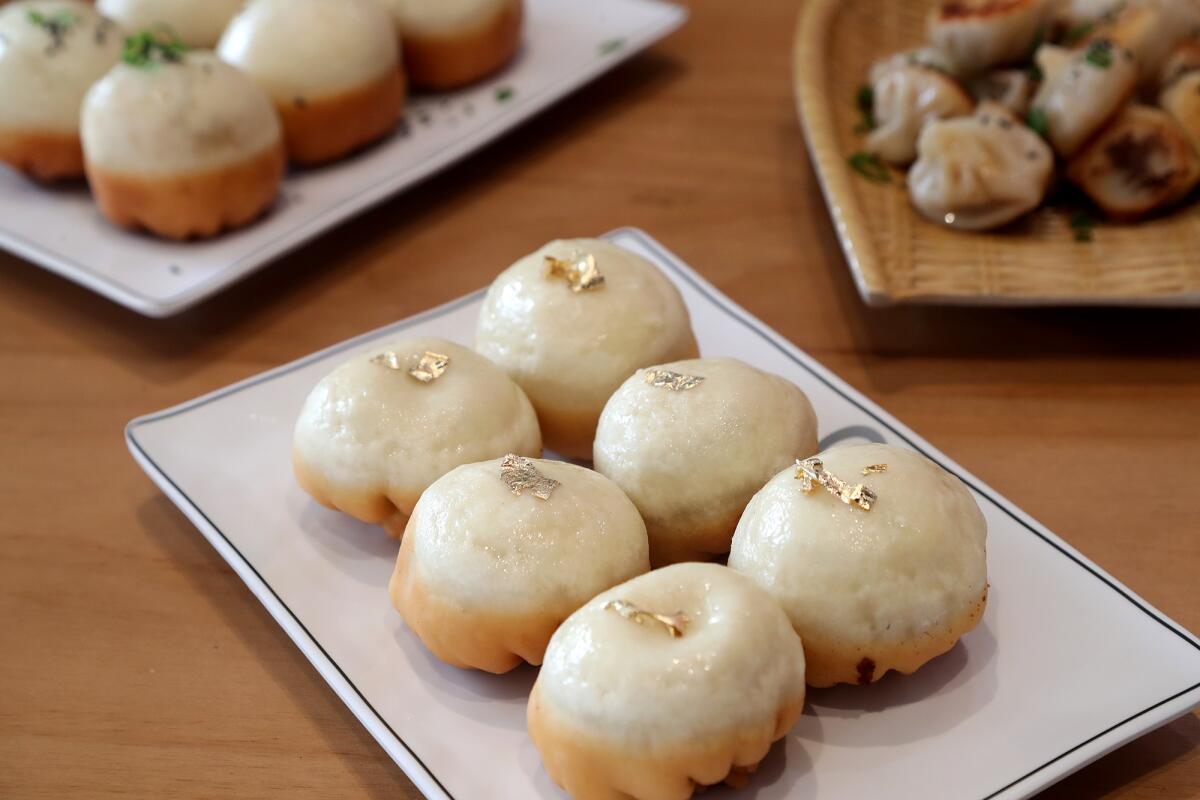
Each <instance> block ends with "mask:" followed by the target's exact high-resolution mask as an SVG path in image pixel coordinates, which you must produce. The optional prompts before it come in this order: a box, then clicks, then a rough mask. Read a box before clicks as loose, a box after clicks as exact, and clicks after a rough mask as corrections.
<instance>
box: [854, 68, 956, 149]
mask: <svg viewBox="0 0 1200 800" xmlns="http://www.w3.org/2000/svg"><path fill="white" fill-rule="evenodd" d="M872 88H873V90H874V103H873V105H874V111H873V113H874V116H875V126H876V127H875V129H874V130H872V131H871V132H870V134H868V135H867V140H866V149H867V150H868V151H869V152H871V153H874V154H875V155H877V156H879V157H880V158H882V159H883V160H884V161H887V162H888V163H890V164H895V165H897V166H904V165H907V164H911V163H912V160H913V159H914V158H916V157H917V137H918V136H920V135H921V128H923V127H924V126H925V123H927V122H929V121H930V120H935V119H946V118H949V117H961V116H963V115H965V114H970V113H971V107H972V106H973V105H974V103H973V102H972V100H971V96H970V95H969V94H967V92H966V90H965V89H963V88H962V86H960V85H959V84H958V82H957V81H955V80H954V79H953V78H951V77H949V76H947V75H944V74H942V73H941V72H938V71H937V70H935V69H930V68H928V67H920V66H916V67H914V66H900V67H893V68H892V69H886V70H880V72H879V75H878V78H877V79H876V80H875V82H874V84H873V86H872Z"/></svg>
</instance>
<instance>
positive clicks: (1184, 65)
mask: <svg viewBox="0 0 1200 800" xmlns="http://www.w3.org/2000/svg"><path fill="white" fill-rule="evenodd" d="M1197 70H1200V39H1188V40H1187V41H1186V42H1181V43H1180V44H1178V45H1177V46H1176V47H1175V49H1174V50H1172V51H1171V55H1169V56H1167V60H1166V61H1165V62H1164V63H1163V67H1162V69H1161V70H1160V71H1159V77H1158V86H1159V89H1160V90H1165V89H1167V88H1169V87H1170V86H1171V84H1172V83H1174V82H1175V81H1177V80H1179V79H1180V78H1182V77H1183V76H1184V75H1186V74H1188V73H1189V72H1195V71H1197Z"/></svg>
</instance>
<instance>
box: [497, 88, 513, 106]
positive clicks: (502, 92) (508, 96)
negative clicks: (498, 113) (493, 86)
mask: <svg viewBox="0 0 1200 800" xmlns="http://www.w3.org/2000/svg"><path fill="white" fill-rule="evenodd" d="M514 94H515V92H514V91H513V89H512V87H511V86H503V87H501V88H499V89H497V90H496V102H497V103H505V102H508V101H509V100H512V98H513V95H514Z"/></svg>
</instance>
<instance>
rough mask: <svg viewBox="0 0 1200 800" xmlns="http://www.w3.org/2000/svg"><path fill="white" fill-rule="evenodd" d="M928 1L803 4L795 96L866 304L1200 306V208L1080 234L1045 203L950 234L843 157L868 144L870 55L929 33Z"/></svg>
mask: <svg viewBox="0 0 1200 800" xmlns="http://www.w3.org/2000/svg"><path fill="white" fill-rule="evenodd" d="M930 5H931V0H903V1H902V2H899V1H898V0H808V2H806V3H805V6H804V8H803V10H802V12H801V14H800V21H799V25H798V27H797V31H796V40H795V56H794V60H793V63H794V79H795V88H796V102H797V106H798V108H799V112H800V120H801V123H802V125H803V126H804V130H805V135H806V138H807V140H808V147H809V151H810V153H811V154H812V159H813V162H814V164H815V165H816V169H817V173H818V175H819V177H820V180H821V185H822V188H823V189H824V192H825V199H826V202H827V203H828V205H829V211H830V214H831V215H832V216H833V222H834V227H835V228H836V229H837V234H838V238H839V239H840V240H841V243H842V249H843V250H844V251H845V253H846V260H847V261H848V262H849V265H850V269H851V271H852V272H853V273H854V278H855V281H856V283H857V284H858V289H859V292H860V293H861V294H862V297H863V300H864V301H866V302H867V303H868V304H869V305H889V304H892V303H905V302H925V303H961V304H972V305H975V304H979V305H984V304H986V305H1046V304H1064V305H1065V304H1073V305H1083V304H1088V305H1172V306H1184V305H1187V306H1200V204H1196V203H1195V202H1193V204H1192V205H1191V206H1190V207H1186V208H1180V209H1178V210H1176V211H1173V212H1171V213H1170V214H1169V215H1167V216H1163V217H1161V218H1157V219H1151V220H1147V221H1144V222H1141V223H1138V224H1135V225H1116V224H1109V223H1104V224H1101V225H1100V226H1098V227H1097V228H1096V230H1095V234H1094V238H1093V241H1091V242H1086V243H1081V242H1077V241H1075V237H1074V234H1073V232H1072V231H1071V229H1070V226H1069V218H1070V214H1069V213H1068V212H1067V211H1065V210H1064V209H1063V208H1053V207H1051V208H1043V209H1041V210H1039V211H1038V212H1036V213H1035V214H1033V215H1031V216H1030V217H1029V218H1027V219H1025V220H1023V221H1020V222H1018V223H1015V224H1014V225H1011V226H1008V227H1006V228H1004V229H1002V230H1001V231H999V232H994V233H965V232H958V231H951V230H948V229H945V228H942V227H940V226H937V225H935V224H933V223H931V222H927V221H926V220H925V219H923V218H922V217H921V216H920V215H919V214H917V212H916V211H915V210H913V208H912V207H911V206H910V205H909V202H908V194H907V192H906V191H905V189H904V186H903V183H898V182H893V183H890V184H877V183H872V182H871V181H868V180H866V179H864V178H862V177H861V176H859V175H858V174H857V173H855V172H854V171H853V170H852V169H851V168H850V167H849V165H848V164H847V161H846V159H847V157H848V156H849V155H850V154H852V153H854V152H855V151H856V150H859V149H861V147H862V143H861V137H860V136H859V135H858V134H856V133H855V132H854V127H855V125H856V124H857V123H858V122H859V112H858V109H857V107H856V105H855V101H854V98H855V93H856V91H857V90H858V87H859V86H861V85H862V84H863V83H864V82H865V80H866V75H867V71H868V68H869V66H870V64H871V62H872V61H874V60H875V59H877V58H880V57H882V56H884V55H888V54H890V53H894V52H896V51H899V50H902V49H905V48H908V47H913V46H915V45H917V44H919V43H920V42H922V41H923V40H924V27H925V15H926V12H927V11H928V9H929V7H930Z"/></svg>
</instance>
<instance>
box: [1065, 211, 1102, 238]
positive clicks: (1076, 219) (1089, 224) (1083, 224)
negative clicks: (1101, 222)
mask: <svg viewBox="0 0 1200 800" xmlns="http://www.w3.org/2000/svg"><path fill="white" fill-rule="evenodd" d="M1068 224H1069V225H1070V226H1071V231H1072V232H1073V233H1074V234H1075V241H1077V242H1090V241H1092V234H1093V232H1094V231H1095V229H1096V220H1094V219H1092V218H1091V216H1089V215H1088V213H1087V212H1086V211H1077V212H1076V213H1075V214H1073V215H1072V216H1071V221H1070V222H1069V223H1068Z"/></svg>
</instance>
